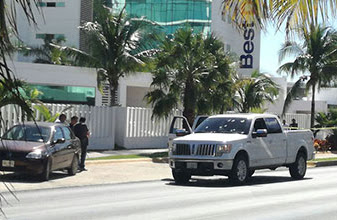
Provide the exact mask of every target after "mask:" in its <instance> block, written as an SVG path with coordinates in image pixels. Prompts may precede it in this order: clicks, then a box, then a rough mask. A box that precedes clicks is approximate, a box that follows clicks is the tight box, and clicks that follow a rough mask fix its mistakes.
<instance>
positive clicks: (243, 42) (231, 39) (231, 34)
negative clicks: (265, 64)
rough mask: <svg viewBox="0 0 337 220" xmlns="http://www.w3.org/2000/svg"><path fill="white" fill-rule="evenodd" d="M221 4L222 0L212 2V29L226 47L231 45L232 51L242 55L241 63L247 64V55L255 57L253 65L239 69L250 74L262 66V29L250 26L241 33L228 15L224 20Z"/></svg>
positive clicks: (243, 73) (246, 74)
mask: <svg viewBox="0 0 337 220" xmlns="http://www.w3.org/2000/svg"><path fill="white" fill-rule="evenodd" d="M221 5H222V1H220V0H214V1H213V2H212V24H211V31H212V32H213V33H214V34H215V36H216V37H218V38H219V40H221V41H222V42H224V43H225V48H226V47H227V46H226V45H230V48H231V51H233V52H235V53H236V54H237V56H238V57H239V58H240V57H241V56H242V59H241V60H242V62H241V64H245V61H246V60H247V59H245V58H244V57H245V56H251V58H252V59H253V63H252V65H247V67H246V68H240V69H239V73H241V74H242V75H244V76H250V75H251V73H252V71H253V70H256V69H257V70H258V69H259V68H260V38H261V37H260V30H259V29H256V28H248V29H247V30H246V31H245V32H242V33H239V32H238V30H237V29H235V27H233V25H232V24H231V23H230V22H229V19H228V17H227V16H226V21H223V19H222V12H221ZM245 38H246V39H245ZM244 48H246V51H252V52H251V53H247V52H245V51H244ZM253 48H254V49H253ZM249 60H250V59H249Z"/></svg>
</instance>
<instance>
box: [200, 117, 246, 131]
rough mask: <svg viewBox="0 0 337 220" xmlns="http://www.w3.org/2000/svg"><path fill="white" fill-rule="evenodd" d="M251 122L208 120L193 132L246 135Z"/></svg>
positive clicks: (228, 119)
mask: <svg viewBox="0 0 337 220" xmlns="http://www.w3.org/2000/svg"><path fill="white" fill-rule="evenodd" d="M250 124H251V120H250V119H247V118H235V117H226V118H223V117H221V118H208V119H206V120H205V121H203V122H202V123H201V124H200V125H199V126H198V127H197V129H196V130H195V133H237V134H248V133H249V128H250Z"/></svg>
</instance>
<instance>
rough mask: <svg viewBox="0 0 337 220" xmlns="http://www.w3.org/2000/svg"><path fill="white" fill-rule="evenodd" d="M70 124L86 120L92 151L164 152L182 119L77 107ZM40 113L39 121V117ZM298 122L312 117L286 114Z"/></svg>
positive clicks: (8, 116)
mask: <svg viewBox="0 0 337 220" xmlns="http://www.w3.org/2000/svg"><path fill="white" fill-rule="evenodd" d="M47 106H48V107H49V108H50V110H51V112H52V113H53V114H55V113H60V112H61V111H62V110H63V109H65V108H66V107H69V106H70V105H59V104H57V105H56V104H47ZM65 114H66V116H67V120H68V121H69V120H70V118H71V117H72V116H74V115H76V116H78V117H85V118H86V119H87V121H86V124H87V125H88V127H89V129H90V132H91V133H92V135H91V137H90V140H89V142H90V143H89V149H102V150H103V149H104V150H109V149H114V148H115V144H117V145H119V146H122V147H125V148H128V149H131V148H165V147H166V146H167V140H168V132H169V126H170V123H171V121H172V117H173V115H182V112H181V111H178V110H177V111H174V112H173V115H172V116H170V117H168V118H166V119H165V118H162V119H160V120H153V119H152V118H151V116H152V109H149V108H134V107H103V106H102V107H100V106H84V105H74V106H72V108H71V109H69V110H67V111H66V112H65ZM1 116H2V121H1V123H0V133H1V134H3V132H4V131H5V130H7V129H8V128H10V127H11V126H12V125H14V124H16V123H19V122H21V111H20V109H19V108H15V107H14V106H13V105H8V106H5V107H3V108H1ZM39 116H40V113H39V112H37V114H36V120H38V119H39V118H40V117H39ZM293 118H295V119H296V121H297V122H298V125H299V127H300V128H309V127H310V115H308V114H286V115H285V116H284V117H283V118H282V119H285V120H286V121H287V123H288V124H290V123H291V120H292V119H293Z"/></svg>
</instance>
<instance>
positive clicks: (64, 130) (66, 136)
mask: <svg viewBox="0 0 337 220" xmlns="http://www.w3.org/2000/svg"><path fill="white" fill-rule="evenodd" d="M62 129H63V133H64V138H65V139H66V140H70V139H71V135H70V130H69V128H67V127H63V128H62Z"/></svg>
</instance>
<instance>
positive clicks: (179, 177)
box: [172, 170, 191, 184]
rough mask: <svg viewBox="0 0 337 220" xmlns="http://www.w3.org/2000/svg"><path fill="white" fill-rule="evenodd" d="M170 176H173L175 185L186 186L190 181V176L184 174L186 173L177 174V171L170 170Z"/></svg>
mask: <svg viewBox="0 0 337 220" xmlns="http://www.w3.org/2000/svg"><path fill="white" fill-rule="evenodd" d="M172 175H173V178H174V181H175V182H176V183H177V184H186V183H188V182H189V181H190V179H191V174H190V173H186V172H178V171H175V170H172Z"/></svg>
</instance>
